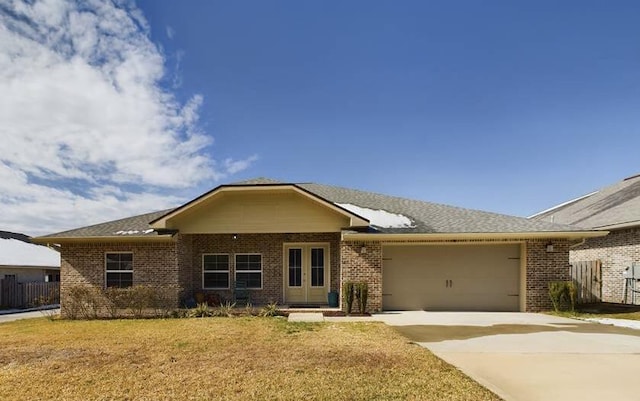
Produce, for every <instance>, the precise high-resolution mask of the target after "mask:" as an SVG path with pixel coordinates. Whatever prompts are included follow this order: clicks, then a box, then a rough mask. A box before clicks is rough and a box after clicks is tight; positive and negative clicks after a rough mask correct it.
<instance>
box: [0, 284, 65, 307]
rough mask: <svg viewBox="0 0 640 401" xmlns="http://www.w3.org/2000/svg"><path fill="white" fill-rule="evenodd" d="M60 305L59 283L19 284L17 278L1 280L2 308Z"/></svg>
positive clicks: (0, 303)
mask: <svg viewBox="0 0 640 401" xmlns="http://www.w3.org/2000/svg"><path fill="white" fill-rule="evenodd" d="M43 303H44V304H59V303H60V283H59V282H50V283H44V282H30V283H18V282H17V281H16V279H15V278H13V277H11V278H4V279H2V280H0V307H2V308H27V307H30V306H37V305H41V304H43Z"/></svg>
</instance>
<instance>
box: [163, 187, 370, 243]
mask: <svg viewBox="0 0 640 401" xmlns="http://www.w3.org/2000/svg"><path fill="white" fill-rule="evenodd" d="M150 224H151V227H153V228H155V229H158V230H178V231H180V232H181V233H185V234H195V233H201V234H202V233H275V232H339V231H341V230H342V229H343V228H349V227H368V226H369V221H368V220H366V219H365V218H362V217H361V216H359V215H357V214H356V213H353V212H351V211H349V210H347V209H345V208H342V207H340V206H339V205H335V204H334V203H332V202H329V201H327V200H325V199H323V198H321V197H319V196H317V195H315V194H313V193H310V192H309V191H306V190H304V189H302V188H299V187H297V186H296V185H295V184H234V185H222V186H219V187H217V188H215V189H214V190H213V191H210V192H208V193H206V194H204V195H202V196H200V197H198V198H196V199H194V200H193V201H191V202H188V203H186V204H184V205H182V206H180V207H178V208H176V209H174V210H172V211H171V212H169V213H168V214H166V215H164V216H161V217H159V218H158V219H156V220H154V221H153V222H151V223H150Z"/></svg>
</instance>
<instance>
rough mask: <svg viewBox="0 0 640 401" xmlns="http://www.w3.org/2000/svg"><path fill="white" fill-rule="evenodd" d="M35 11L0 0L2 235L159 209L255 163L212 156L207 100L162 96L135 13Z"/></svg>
mask: <svg viewBox="0 0 640 401" xmlns="http://www.w3.org/2000/svg"><path fill="white" fill-rule="evenodd" d="M31 3H32V2H25V1H11V0H0V7H2V8H4V9H9V10H11V12H10V13H0V121H1V122H2V123H1V124H0V138H2V141H0V179H1V180H2V183H0V188H1V190H2V192H0V203H1V204H2V205H3V206H2V213H1V214H0V227H2V228H3V229H12V230H15V231H24V232H27V233H29V234H36V233H37V234H39V233H44V232H51V231H56V230H58V229H66V228H73V227H75V226H78V225H83V224H88V223H94V222H98V221H104V220H109V219H110V218H116V217H123V216H126V215H127V214H135V213H138V212H147V211H152V210H154V209H158V208H164V207H166V206H171V205H175V204H177V203H180V202H182V201H184V199H182V198H180V197H178V196H172V195H171V194H172V193H177V191H178V190H179V189H184V188H188V187H193V186H194V185H197V184H199V183H202V182H204V181H207V180H219V179H221V178H224V177H226V176H227V175H229V174H234V173H237V172H238V171H241V170H243V169H246V168H248V167H249V166H250V164H251V163H252V162H253V161H254V160H255V156H252V157H250V158H248V159H246V160H239V161H233V160H224V161H223V162H222V163H217V162H216V161H215V160H214V159H213V158H212V157H211V156H210V155H209V152H207V151H206V150H207V147H209V146H211V144H212V142H213V139H212V137H211V136H210V135H208V134H206V133H205V132H204V131H203V130H202V129H201V128H200V127H199V125H198V123H199V121H198V117H199V113H200V109H201V107H202V105H203V104H204V101H205V100H204V99H203V97H202V96H201V95H199V94H194V95H193V96H192V98H191V99H189V100H188V101H187V102H186V103H184V104H181V103H180V102H178V101H177V99H176V98H175V96H174V95H173V93H171V92H170V91H168V90H167V89H165V88H163V87H162V86H161V85H160V81H161V79H162V78H163V77H164V76H165V74H166V73H167V72H166V71H165V62H166V59H165V57H164V55H163V54H162V53H161V51H160V50H159V48H158V46H157V45H155V44H154V43H152V42H151V41H150V39H149V27H148V24H147V22H146V20H145V19H144V16H143V15H142V13H141V12H140V10H138V9H136V8H135V7H134V6H133V5H131V4H124V5H122V4H121V3H122V2H116V3H117V4H113V3H112V2H103V1H99V0H91V1H86V2H82V4H81V5H77V4H76V3H73V2H67V1H62V0H43V1H38V2H35V3H33V4H31ZM167 35H169V31H167ZM181 57H182V55H181V56H180V59H181ZM174 82H175V79H174ZM70 183H72V184H73V185H71V184H70ZM7 205H8V206H7ZM45 214H48V216H45Z"/></svg>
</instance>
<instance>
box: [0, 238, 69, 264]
mask: <svg viewBox="0 0 640 401" xmlns="http://www.w3.org/2000/svg"><path fill="white" fill-rule="evenodd" d="M0 265H7V266H47V267H60V253H58V252H57V251H54V250H53V249H51V248H47V247H46V246H42V245H37V244H31V243H28V242H24V241H20V240H17V239H4V238H2V239H0Z"/></svg>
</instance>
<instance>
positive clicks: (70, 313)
mask: <svg viewBox="0 0 640 401" xmlns="http://www.w3.org/2000/svg"><path fill="white" fill-rule="evenodd" d="M100 299H101V296H100V291H99V290H98V289H97V288H96V287H93V286H86V285H75V286H72V287H70V288H69V289H68V290H67V299H66V303H65V305H64V307H65V314H66V316H67V318H69V319H87V320H89V319H96V318H97V317H98V310H99V309H100Z"/></svg>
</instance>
